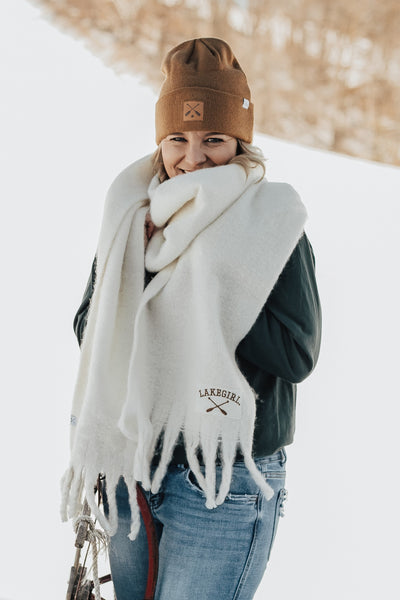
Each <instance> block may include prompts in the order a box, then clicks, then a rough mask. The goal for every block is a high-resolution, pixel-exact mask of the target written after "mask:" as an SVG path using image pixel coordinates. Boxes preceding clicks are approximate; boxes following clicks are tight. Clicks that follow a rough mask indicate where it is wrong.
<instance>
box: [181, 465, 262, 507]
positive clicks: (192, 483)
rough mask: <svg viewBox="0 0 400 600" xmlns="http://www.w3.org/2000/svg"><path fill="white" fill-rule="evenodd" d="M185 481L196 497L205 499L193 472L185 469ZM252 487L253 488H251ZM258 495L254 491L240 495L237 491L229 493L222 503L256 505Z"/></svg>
mask: <svg viewBox="0 0 400 600" xmlns="http://www.w3.org/2000/svg"><path fill="white" fill-rule="evenodd" d="M219 479H220V478H219V477H217V489H216V491H217V492H218V485H219ZM185 480H186V483H187V485H188V486H189V488H190V489H191V490H192V491H193V492H195V493H196V494H197V495H198V496H201V497H202V498H204V500H205V498H206V495H205V493H204V491H203V490H202V489H201V487H200V486H199V483H198V481H197V479H196V476H195V474H194V473H193V471H191V470H190V469H187V470H186V472H185ZM252 487H254V486H252ZM258 497H259V494H258V493H254V489H252V490H249V493H246V491H243V492H242V491H241V492H240V493H238V492H237V491H236V492H235V491H230V492H229V493H228V494H227V496H226V498H225V500H224V503H228V504H229V503H233V504H256V502H257V500H258Z"/></svg>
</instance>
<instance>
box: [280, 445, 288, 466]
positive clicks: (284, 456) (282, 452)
mask: <svg viewBox="0 0 400 600" xmlns="http://www.w3.org/2000/svg"><path fill="white" fill-rule="evenodd" d="M280 453H281V466H282V467H283V465H284V464H285V463H286V461H287V454H286V450H285V448H281V450H280Z"/></svg>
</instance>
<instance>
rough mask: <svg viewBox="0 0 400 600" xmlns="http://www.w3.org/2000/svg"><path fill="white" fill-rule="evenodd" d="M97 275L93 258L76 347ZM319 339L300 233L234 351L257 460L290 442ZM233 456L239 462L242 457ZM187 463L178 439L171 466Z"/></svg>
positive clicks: (313, 287)
mask: <svg viewBox="0 0 400 600" xmlns="http://www.w3.org/2000/svg"><path fill="white" fill-rule="evenodd" d="M95 274H96V259H95V260H94V262H93V266H92V272H91V275H90V277H89V281H88V284H87V287H86V290H85V294H84V296H83V300H82V303H81V305H80V307H79V309H78V312H77V314H76V316H75V319H74V331H75V333H76V336H77V338H78V341H79V343H81V340H82V337H83V332H84V330H85V326H86V320H87V312H88V308H89V303H90V298H91V296H92V293H93V289H94V285H95ZM148 280H149V274H147V278H146V281H147V282H148ZM320 341H321V308H320V302H319V296H318V290H317V284H316V281H315V260H314V254H313V250H312V247H311V244H310V242H309V241H308V238H307V236H306V235H305V234H303V236H302V237H301V238H300V240H299V242H298V244H297V246H296V248H295V249H294V251H293V253H292V255H291V256H290V258H289V260H288V262H287V264H286V266H285V268H284V269H283V271H282V273H281V275H280V277H279V279H278V281H277V283H276V284H275V287H274V289H273V290H272V292H271V294H270V296H269V298H268V300H267V301H266V303H265V305H264V308H263V309H262V311H261V312H260V314H259V316H258V318H257V320H256V321H255V323H254V325H253V327H252V328H251V330H250V331H249V333H248V334H247V335H246V337H244V338H243V340H242V341H241V342H240V344H239V345H238V347H237V349H236V360H237V363H238V365H239V368H240V370H241V371H242V373H243V375H244V376H245V377H246V379H247V381H248V382H249V384H250V386H251V387H252V388H253V390H254V391H255V392H256V394H257V414H256V424H255V434H254V442H253V455H254V456H255V457H261V456H267V455H269V454H272V453H273V452H275V451H276V450H278V449H279V448H282V447H283V446H286V445H287V444H290V443H291V442H292V441H293V435H294V429H295V409H296V384H297V383H299V382H300V381H303V379H305V378H306V377H307V375H309V374H310V373H311V371H312V370H313V368H314V367H315V365H316V362H317V359H318V354H319V348H320ZM237 458H238V459H239V460H240V458H241V457H240V454H239V455H238V457H237ZM185 459H186V457H185V451H184V448H183V444H182V441H180V443H179V444H178V445H177V447H176V449H175V453H174V458H173V462H175V463H177V464H179V463H185V462H186V460H185Z"/></svg>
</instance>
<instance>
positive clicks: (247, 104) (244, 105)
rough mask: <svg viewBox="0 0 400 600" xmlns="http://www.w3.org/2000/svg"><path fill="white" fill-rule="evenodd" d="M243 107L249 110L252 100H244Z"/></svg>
mask: <svg viewBox="0 0 400 600" xmlns="http://www.w3.org/2000/svg"><path fill="white" fill-rule="evenodd" d="M242 106H243V108H245V109H246V110H247V109H248V108H249V106H250V100H248V99H247V98H243V104H242Z"/></svg>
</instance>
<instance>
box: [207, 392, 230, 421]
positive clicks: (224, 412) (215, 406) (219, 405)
mask: <svg viewBox="0 0 400 600" xmlns="http://www.w3.org/2000/svg"><path fill="white" fill-rule="evenodd" d="M207 398H208V399H209V400H210V401H211V402H212V403H213V404H214V406H210V408H207V410H206V412H211V411H212V410H215V409H216V408H219V410H220V411H221V412H222V414H223V415H225V416H227V414H228V413H227V412H226V410H224V409H223V408H221V406H223V405H224V404H228V402H229V400H225V402H221V404H217V403H216V402H214V400H213V399H212V398H210V396H207Z"/></svg>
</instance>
